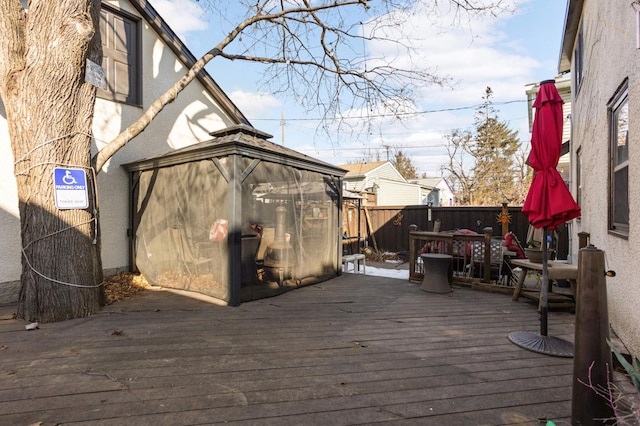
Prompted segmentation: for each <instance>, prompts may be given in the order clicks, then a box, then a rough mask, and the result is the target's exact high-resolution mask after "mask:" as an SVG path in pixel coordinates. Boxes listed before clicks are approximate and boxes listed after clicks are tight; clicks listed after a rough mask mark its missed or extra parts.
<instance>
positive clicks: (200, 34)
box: [151, 0, 566, 178]
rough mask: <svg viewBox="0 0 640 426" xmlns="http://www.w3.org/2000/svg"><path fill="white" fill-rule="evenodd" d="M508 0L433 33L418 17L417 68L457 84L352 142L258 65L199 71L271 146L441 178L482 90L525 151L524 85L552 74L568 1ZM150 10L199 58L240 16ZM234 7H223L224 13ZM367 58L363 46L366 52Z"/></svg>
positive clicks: (425, 96) (188, 8)
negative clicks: (493, 11) (399, 160)
mask: <svg viewBox="0 0 640 426" xmlns="http://www.w3.org/2000/svg"><path fill="white" fill-rule="evenodd" d="M507 1H513V2H515V3H516V6H517V10H516V13H514V14H505V15H501V16H499V17H497V18H495V19H484V20H481V21H474V22H472V23H469V24H465V25H461V26H457V27H451V26H448V27H446V28H444V29H442V28H440V29H439V30H438V31H436V30H435V29H434V26H432V25H425V24H424V23H425V22H426V19H425V18H424V17H420V16H418V17H417V18H416V21H415V22H417V23H416V24H415V28H410V29H409V30H408V31H407V33H408V34H411V32H412V31H414V34H415V35H416V36H415V39H413V40H414V42H415V43H417V44H416V47H418V48H419V51H420V57H416V58H414V60H416V61H420V60H423V59H424V60H426V61H429V64H430V66H432V67H433V66H436V67H437V73H438V75H442V76H448V77H451V78H452V80H453V81H455V82H456V84H455V86H454V87H452V88H444V89H443V88H439V87H432V88H429V89H427V90H424V91H421V92H420V94H419V95H420V96H419V97H418V98H417V99H416V104H415V106H414V108H415V110H417V111H420V112H421V114H417V115H415V116H411V117H410V118H406V119H403V120H401V121H398V120H388V119H387V120H382V121H381V120H376V119H373V118H369V119H365V120H363V126H365V127H366V129H367V130H366V131H364V132H360V133H357V134H354V133H352V132H344V131H343V132H331V134H330V135H327V134H326V133H324V132H322V131H319V130H318V129H319V126H320V125H321V124H322V122H321V120H320V117H321V111H312V112H307V111H305V109H304V108H302V107H301V106H300V105H298V104H297V103H296V102H295V100H294V99H291V98H289V97H287V96H284V95H281V94H279V95H274V94H272V93H270V92H269V91H268V87H267V86H265V85H264V82H262V81H261V78H262V77H263V72H264V65H262V64H247V63H246V62H238V61H233V62H231V61H228V60H226V59H222V58H216V59H214V60H213V61H212V62H211V63H209V64H208V65H207V67H206V69H207V72H209V74H210V75H211V76H212V77H213V79H214V80H215V81H216V82H217V83H218V85H219V86H220V87H221V88H222V90H224V91H225V93H226V94H227V95H228V96H229V97H230V98H231V100H232V101H233V102H234V103H235V104H236V105H237V106H238V107H239V109H240V110H241V111H242V112H243V114H244V115H245V116H246V117H247V118H248V119H249V121H250V122H251V124H252V125H253V126H254V127H256V128H257V129H259V130H261V131H264V132H267V133H269V134H271V135H273V138H271V139H270V140H271V141H272V142H274V143H278V144H284V145H285V146H287V147H288V148H293V149H295V150H297V151H299V152H302V153H304V154H307V155H310V156H312V157H315V158H318V159H320V160H323V161H326V162H328V163H331V164H334V165H341V164H347V163H357V162H367V161H376V160H386V159H388V157H387V155H389V156H392V155H393V153H394V152H396V151H398V150H401V151H402V152H403V153H404V154H405V155H406V156H408V157H409V158H410V159H411V160H412V162H413V164H414V165H415V167H416V169H417V172H418V175H419V176H422V174H423V173H425V174H426V175H427V177H429V178H436V177H441V175H442V171H441V166H442V165H443V164H445V163H447V162H448V156H447V150H446V143H447V140H446V138H445V136H446V135H448V134H450V133H451V132H452V131H454V130H456V129H460V130H473V116H474V113H475V107H476V106H477V105H479V104H481V103H482V102H483V99H482V96H483V95H484V92H485V89H486V88H487V87H491V89H492V91H493V98H492V99H493V104H494V108H495V109H496V110H497V113H498V117H499V119H500V120H501V121H504V122H506V123H507V124H508V126H509V128H510V129H511V130H514V131H517V132H518V135H519V137H520V140H521V142H522V143H523V147H525V148H526V147H527V146H528V144H529V140H530V133H529V123H528V111H527V103H526V94H525V90H526V88H525V86H526V85H527V84H530V83H535V82H539V81H542V80H546V79H551V78H554V77H555V76H556V75H557V68H558V58H559V55H560V46H561V42H562V31H563V27H564V17H565V11H566V0H507ZM151 4H152V5H153V6H154V7H155V8H156V9H157V10H158V12H159V13H160V15H161V16H162V17H163V18H164V19H165V20H166V21H167V22H168V24H169V26H171V28H172V29H173V30H174V31H175V32H176V33H177V34H178V35H179V36H180V38H182V40H183V41H184V42H185V43H186V45H187V47H188V48H189V49H190V50H191V51H192V52H193V53H194V55H196V57H199V56H200V55H202V54H204V53H205V52H206V51H207V50H209V49H211V48H212V47H213V46H214V45H215V44H217V43H218V42H219V41H220V40H221V39H222V37H224V35H225V31H228V29H229V28H230V25H231V24H233V23H234V22H231V21H232V20H233V18H231V19H229V17H231V16H235V15H234V12H235V13H238V11H233V10H229V13H228V14H225V16H224V17H221V16H220V15H221V14H212V13H210V11H208V10H207V9H206V2H203V1H200V2H194V1H193V0H152V1H151ZM237 5H238V3H236V2H229V3H228V5H227V6H226V7H228V8H230V9H233V8H234V7H238V6H237ZM374 50H375V46H367V51H374ZM305 101H306V102H309V100H308V99H306V100H305ZM283 118H284V120H283ZM283 135H284V138H283Z"/></svg>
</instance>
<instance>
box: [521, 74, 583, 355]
mask: <svg viewBox="0 0 640 426" xmlns="http://www.w3.org/2000/svg"><path fill="white" fill-rule="evenodd" d="M563 103H564V102H563V101H562V98H561V97H560V94H559V93H558V90H557V89H556V85H555V81H554V80H545V81H543V82H541V83H540V90H539V91H538V95H537V96H536V100H535V102H534V103H533V107H534V108H535V109H536V111H535V117H534V120H533V131H532V134H531V153H530V155H529V165H530V166H531V167H532V168H533V169H534V176H533V180H532V181H531V186H530V187H529V192H528V193H527V198H526V200H525V202H524V205H523V206H522V213H524V214H525V215H526V216H527V217H528V218H529V223H531V225H532V226H533V227H535V228H543V238H542V259H543V260H542V305H541V308H540V334H539V335H537V334H535V333H530V332H518V331H517V332H512V333H510V334H509V340H511V341H512V342H513V343H515V344H516V345H519V346H522V347H524V348H525V349H530V350H532V351H535V352H540V353H546V354H548V355H555V356H567V357H570V356H573V345H572V344H571V343H569V342H566V341H564V340H562V339H558V338H556V337H550V336H548V335H547V312H548V287H549V275H548V273H549V272H548V261H547V258H548V255H547V250H548V247H547V236H548V231H549V230H555V229H556V228H557V227H558V226H559V225H561V224H563V223H565V222H567V221H568V220H571V219H574V218H576V217H578V216H580V206H578V204H577V203H576V202H575V201H574V199H573V197H572V196H571V193H570V192H569V189H568V188H567V186H566V185H565V183H564V180H563V179H562V176H560V173H558V170H557V169H556V166H557V165H558V160H559V159H560V152H561V150H562V128H563V124H564V117H563V114H562V104H563Z"/></svg>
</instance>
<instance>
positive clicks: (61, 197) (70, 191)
mask: <svg viewBox="0 0 640 426" xmlns="http://www.w3.org/2000/svg"><path fill="white" fill-rule="evenodd" d="M53 189H54V193H55V199H56V207H57V208H58V209H86V208H88V207H89V197H88V192H87V174H86V172H85V171H84V169H74V168H62V167H56V168H54V169H53Z"/></svg>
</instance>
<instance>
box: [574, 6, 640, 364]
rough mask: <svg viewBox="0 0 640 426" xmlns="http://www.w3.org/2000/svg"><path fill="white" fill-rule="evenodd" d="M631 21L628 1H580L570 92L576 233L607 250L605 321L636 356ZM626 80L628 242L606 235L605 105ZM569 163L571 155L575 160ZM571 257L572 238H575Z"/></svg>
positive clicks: (636, 91)
mask: <svg viewBox="0 0 640 426" xmlns="http://www.w3.org/2000/svg"><path fill="white" fill-rule="evenodd" d="M636 26H637V24H636V16H635V13H634V12H633V9H632V8H631V7H630V6H629V4H628V3H624V2H609V1H587V2H585V3H584V10H583V17H582V29H583V34H584V46H585V49H584V53H585V56H584V64H585V66H584V70H585V71H584V79H583V82H582V86H581V88H580V91H579V93H574V100H573V105H572V110H573V111H572V117H573V133H572V141H573V142H572V143H573V147H572V150H573V153H574V155H575V153H576V151H577V150H579V151H580V153H581V155H580V157H581V162H582V166H581V167H582V176H581V179H582V188H583V189H582V199H581V200H580V204H581V207H582V218H581V220H578V221H576V224H575V227H574V229H575V232H580V231H584V232H588V233H589V234H590V235H591V240H590V241H591V243H592V244H594V245H595V246H596V247H598V248H600V249H602V250H604V251H605V255H606V260H607V267H608V268H610V269H613V270H615V271H616V273H617V276H616V277H615V278H607V290H608V302H609V320H610V321H611V323H612V327H613V329H614V330H615V332H616V333H617V334H618V335H619V336H620V337H621V339H622V341H623V342H624V343H625V344H626V345H627V346H628V347H629V349H630V350H631V351H632V352H633V353H635V354H636V355H638V354H640V327H638V324H640V309H638V306H639V305H640V275H639V274H638V270H637V268H636V267H635V266H636V265H637V263H638V237H639V236H640V235H639V233H638V232H639V223H640V215H639V212H640V205H639V204H640V167H635V165H636V164H640V102H639V100H640V68H639V67H638V64H639V63H640V53H639V52H640V51H639V50H638V49H637V46H636ZM626 78H628V79H629V80H628V81H629V161H630V167H629V200H630V207H629V213H630V218H629V220H630V229H629V238H628V239H624V238H620V237H619V236H614V235H611V234H610V233H609V230H608V209H607V202H608V199H609V186H608V182H609V178H608V176H609V133H608V132H609V126H608V116H607V103H608V102H609V100H610V99H611V97H612V96H613V95H614V94H615V93H616V90H617V88H618V87H619V86H620V85H621V84H622V83H623V82H624V80H625V79H626ZM574 159H575V157H574ZM573 246H574V247H573V248H574V252H575V253H577V238H574V240H573Z"/></svg>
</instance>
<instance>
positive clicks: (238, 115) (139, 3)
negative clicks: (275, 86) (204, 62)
mask: <svg viewBox="0 0 640 426" xmlns="http://www.w3.org/2000/svg"><path fill="white" fill-rule="evenodd" d="M128 1H129V3H131V5H132V6H133V7H134V8H135V9H136V10H137V11H138V13H140V15H142V17H143V18H144V19H145V20H146V21H147V22H148V23H149V25H150V26H151V27H152V28H153V29H154V30H155V31H156V33H158V36H159V37H160V38H161V39H162V41H164V42H165V44H166V45H167V46H168V47H169V48H170V49H171V51H172V52H173V53H174V54H175V55H176V56H177V57H178V58H179V59H180V61H182V63H183V64H184V65H185V66H186V67H187V68H191V67H192V66H193V65H194V64H195V63H196V61H197V59H196V57H195V56H194V55H193V53H191V51H190V50H189V49H188V48H187V46H186V45H185V44H184V43H183V42H182V40H180V38H179V37H178V36H177V35H176V33H175V32H173V30H172V29H171V27H169V25H168V24H167V23H166V22H165V20H164V19H162V17H161V16H160V15H159V14H158V12H157V11H156V10H155V9H154V8H153V6H151V4H149V2H148V1H147V0H128ZM196 78H197V79H198V81H200V83H202V85H203V86H204V87H205V88H206V89H207V91H208V92H209V93H210V94H211V96H212V97H213V99H214V100H215V101H216V102H217V103H218V105H219V106H220V108H221V109H222V110H223V111H224V112H225V113H226V114H227V115H228V116H229V118H230V119H231V120H233V121H235V122H236V124H246V125H248V126H251V123H250V122H249V120H248V119H247V117H245V116H244V114H242V112H241V111H240V110H239V109H238V107H237V106H235V104H234V103H233V102H232V101H231V99H230V98H229V97H228V96H227V94H226V93H224V91H223V90H222V89H221V88H220V86H218V84H217V83H216V82H215V81H214V80H213V78H212V77H211V76H210V75H209V73H207V71H206V70H204V69H203V70H202V71H200V72H199V73H198V75H197V77H196Z"/></svg>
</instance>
